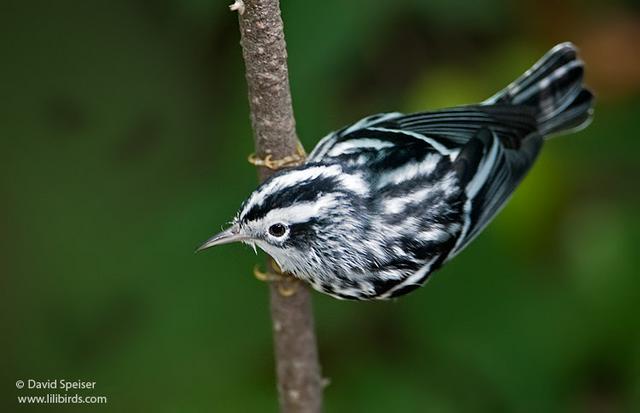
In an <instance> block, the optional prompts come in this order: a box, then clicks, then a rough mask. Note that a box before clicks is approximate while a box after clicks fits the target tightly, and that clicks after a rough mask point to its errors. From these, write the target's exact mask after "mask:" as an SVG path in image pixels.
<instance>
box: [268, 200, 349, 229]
mask: <svg viewBox="0 0 640 413" xmlns="http://www.w3.org/2000/svg"><path fill="white" fill-rule="evenodd" d="M336 203H337V201H336V197H335V195H325V196H323V197H321V198H318V199H316V200H315V201H312V202H302V203H299V204H296V205H291V206H288V207H285V208H277V209H272V210H271V211H269V212H268V213H267V215H265V216H264V218H262V219H261V221H263V222H267V223H275V222H282V223H284V224H297V223H300V222H307V221H309V220H311V219H312V218H315V217H317V216H319V215H321V214H322V213H323V212H324V211H326V210H327V209H331V208H333V207H335V205H336Z"/></svg>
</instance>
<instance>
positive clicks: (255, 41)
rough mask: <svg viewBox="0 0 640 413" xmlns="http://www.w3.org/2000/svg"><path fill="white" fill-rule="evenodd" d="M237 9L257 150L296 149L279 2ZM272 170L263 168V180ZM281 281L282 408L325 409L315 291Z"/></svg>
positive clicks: (275, 299) (281, 154) (253, 2)
mask: <svg viewBox="0 0 640 413" xmlns="http://www.w3.org/2000/svg"><path fill="white" fill-rule="evenodd" d="M231 9H232V10H237V11H238V15H239V22H240V33H241V42H240V44H241V45H242V54H243V57H244V62H245V69H246V78H247V85H248V91H249V105H250V109H251V124H252V127H253V133H254V141H255V148H256V154H257V156H258V157H259V158H264V157H265V156H267V155H271V156H272V158H273V159H283V158H285V157H287V156H290V155H293V154H296V153H297V148H298V146H299V145H300V143H299V141H298V137H297V135H296V131H295V120H294V117H293V108H292V106H291V92H290V90H289V75H288V70H287V50H286V45H285V40H284V31H283V27H282V18H281V17H280V5H279V1H278V0H244V1H240V0H237V1H236V2H235V3H234V4H233V5H232V6H231ZM272 173H273V171H271V170H269V169H267V168H264V167H261V168H259V172H258V174H259V179H260V182H262V181H264V180H265V179H267V178H268V177H269V176H270V175H271V174H272ZM279 283H281V282H274V283H272V284H271V286H270V290H271V294H270V295H271V318H272V321H273V335H274V346H275V358H276V371H277V376H278V393H279V400H280V408H281V410H282V411H283V412H285V413H290V412H320V411H321V408H322V378H321V375H320V366H319V363H318V350H317V346H316V337H315V331H314V322H313V312H312V307H311V294H310V292H309V289H308V288H307V286H306V285H303V284H302V283H297V286H296V290H295V293H294V294H293V295H291V296H285V295H283V294H282V293H281V287H282V286H280V285H278V284H279ZM285 283H286V281H285Z"/></svg>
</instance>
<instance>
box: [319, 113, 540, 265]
mask: <svg viewBox="0 0 640 413" xmlns="http://www.w3.org/2000/svg"><path fill="white" fill-rule="evenodd" d="M542 141H543V138H542V137H541V136H540V135H539V134H538V133H537V123H536V120H535V117H534V113H533V111H532V109H531V108H528V107H524V106H514V105H474V106H461V107H457V108H452V109H444V110H440V111H434V112H427V113H416V114H410V115H403V114H400V113H388V114H381V115H376V116H372V117H368V118H365V119H363V120H361V121H359V122H357V123H355V124H353V125H351V126H348V127H345V128H343V129H342V130H339V131H337V132H334V133H332V134H330V135H328V136H327V137H325V138H324V139H323V140H322V141H321V142H320V143H319V144H318V145H317V146H316V148H315V149H314V150H313V152H312V153H311V154H310V157H309V160H310V161H311V162H327V161H336V162H341V163H349V162H350V163H354V164H356V165H358V166H360V167H364V168H367V169H368V170H370V171H371V175H370V176H371V177H372V179H373V180H374V182H372V184H373V185H374V186H375V187H376V188H378V189H380V188H383V187H384V189H385V190H387V189H386V188H389V189H391V188H393V186H394V185H399V184H401V183H403V184H404V186H405V187H407V186H411V187H415V186H423V185H431V184H432V183H433V182H434V180H436V179H439V177H443V176H444V174H445V173H446V171H443V170H441V167H445V168H453V170H455V171H456V175H457V179H458V184H459V186H460V190H461V192H462V195H463V200H464V202H465V204H464V210H463V229H462V232H461V233H460V237H459V239H458V241H457V243H456V245H455V246H454V247H453V248H452V250H451V252H450V254H449V256H448V258H447V259H449V258H452V257H453V256H454V255H456V254H457V253H458V252H460V251H461V250H462V249H463V248H464V247H465V246H466V245H467V244H468V243H469V242H470V241H471V240H473V238H474V237H475V236H476V235H477V234H478V233H479V232H480V231H481V230H482V229H483V228H484V227H485V226H486V225H487V224H488V223H489V222H490V221H491V219H492V218H493V217H494V216H495V215H496V213H497V212H498V211H499V210H500V208H501V207H502V206H503V205H504V203H505V202H506V201H507V200H508V198H509V197H510V195H511V194H512V193H513V191H514V189H515V188H516V186H517V185H518V183H519V182H520V181H521V180H522V178H524V176H525V174H526V172H527V171H528V170H529V168H530V167H531V165H532V164H533V162H534V160H535V158H536V156H537V154H538V151H539V149H540V147H541V145H542ZM408 181H412V182H408ZM401 189H402V188H398V191H400V190H401Z"/></svg>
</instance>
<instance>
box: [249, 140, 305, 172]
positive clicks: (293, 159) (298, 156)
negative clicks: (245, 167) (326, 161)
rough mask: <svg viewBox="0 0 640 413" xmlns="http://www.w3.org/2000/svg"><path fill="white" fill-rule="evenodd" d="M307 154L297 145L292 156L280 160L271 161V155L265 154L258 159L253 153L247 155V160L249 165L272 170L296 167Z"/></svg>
mask: <svg viewBox="0 0 640 413" xmlns="http://www.w3.org/2000/svg"><path fill="white" fill-rule="evenodd" d="M306 156H307V154H306V153H305V151H304V148H303V147H302V145H301V144H300V143H298V146H297V149H296V153H294V154H293V155H289V156H285V157H284V158H281V159H273V157H272V156H271V154H267V156H265V157H264V158H258V156H257V155H256V154H255V153H252V154H250V155H249V157H248V158H247V160H248V161H249V163H250V164H252V165H255V166H265V167H267V168H269V169H272V170H274V171H275V170H278V169H282V168H284V167H287V166H298V165H301V164H302V162H304V159H305V158H306Z"/></svg>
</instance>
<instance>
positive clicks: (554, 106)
mask: <svg viewBox="0 0 640 413" xmlns="http://www.w3.org/2000/svg"><path fill="white" fill-rule="evenodd" d="M576 52H577V50H576V47H575V46H574V45H573V44H571V43H561V44H559V45H557V46H555V47H554V48H553V49H551V50H549V51H548V52H547V53H546V54H545V55H544V56H543V57H542V58H541V59H540V60H539V61H538V62H536V64H534V65H533V66H532V67H531V68H530V69H529V70H527V71H526V72H525V73H524V74H523V75H522V76H520V77H519V78H518V79H516V80H515V81H513V82H512V83H511V84H510V85H509V86H507V87H506V88H504V89H503V90H501V91H500V92H498V93H496V94H495V95H493V96H492V97H490V98H489V99H487V100H486V101H484V102H483V103H484V104H487V105H491V104H512V105H523V106H529V107H532V108H533V109H534V113H535V116H536V119H537V121H538V125H539V131H540V133H541V134H542V135H545V136H546V135H552V134H559V133H568V132H571V131H575V130H579V129H582V128H584V127H586V126H587V125H588V124H589V123H590V121H591V115H592V112H593V108H592V106H593V95H592V93H591V92H590V91H589V90H588V89H586V88H585V87H584V85H583V84H582V78H583V75H584V63H583V62H582V60H580V59H578V57H577V53H576Z"/></svg>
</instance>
